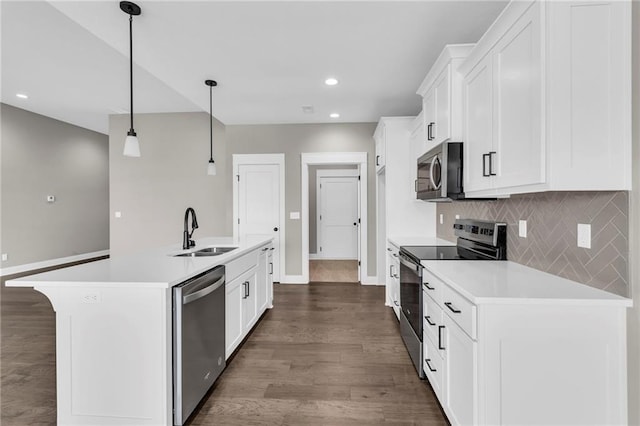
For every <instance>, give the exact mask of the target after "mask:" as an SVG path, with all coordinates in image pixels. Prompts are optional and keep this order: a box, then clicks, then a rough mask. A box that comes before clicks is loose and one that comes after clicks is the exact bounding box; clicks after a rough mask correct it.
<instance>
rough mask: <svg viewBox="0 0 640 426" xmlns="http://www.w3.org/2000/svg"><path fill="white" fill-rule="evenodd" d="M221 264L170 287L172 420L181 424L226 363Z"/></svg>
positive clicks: (223, 288) (222, 271)
mask: <svg viewBox="0 0 640 426" xmlns="http://www.w3.org/2000/svg"><path fill="white" fill-rule="evenodd" d="M224 273H225V271H224V265H222V266H217V267H215V268H213V269H211V270H210V271H207V272H204V273H202V274H200V275H198V276H196V277H193V278H191V279H190V280H188V281H185V282H184V283H182V284H179V285H177V286H175V287H174V288H173V413H174V415H173V419H174V420H173V421H174V424H176V425H182V424H184V422H185V421H186V420H187V418H188V417H189V415H190V414H191V413H192V412H193V410H194V409H195V408H196V406H197V405H198V403H199V402H200V400H201V399H202V397H203V396H204V395H205V393H207V391H208V390H209V388H210V387H211V385H212V384H213V382H215V380H216V379H217V378H218V376H219V375H220V373H221V372H222V370H224V367H225V365H226V362H225V337H224V335H225V286H224V277H225V275H224Z"/></svg>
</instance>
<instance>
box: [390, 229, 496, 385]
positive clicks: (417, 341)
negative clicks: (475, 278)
mask: <svg viewBox="0 0 640 426" xmlns="http://www.w3.org/2000/svg"><path fill="white" fill-rule="evenodd" d="M453 228H454V230H455V231H454V232H455V235H456V236H457V237H458V240H457V245H455V246H402V247H400V307H401V312H402V313H401V315H400V331H401V333H402V340H403V341H404V344H405V346H406V347H407V351H408V352H409V355H410V356H411V360H412V361H413V364H414V366H415V367H416V370H417V371H418V375H419V376H420V378H424V371H422V283H423V281H422V275H423V274H422V270H423V267H422V264H421V261H423V260H443V261H445V260H447V261H448V260H507V225H506V224H504V223H497V222H487V221H480V220H473V219H458V220H456V222H455V224H454V225H453Z"/></svg>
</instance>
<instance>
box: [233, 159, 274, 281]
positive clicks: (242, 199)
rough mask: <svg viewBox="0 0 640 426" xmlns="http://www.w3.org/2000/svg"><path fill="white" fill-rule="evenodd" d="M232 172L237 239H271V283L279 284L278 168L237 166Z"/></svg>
mask: <svg viewBox="0 0 640 426" xmlns="http://www.w3.org/2000/svg"><path fill="white" fill-rule="evenodd" d="M236 173H237V175H236V179H237V184H238V191H237V197H238V198H237V200H238V218H237V226H238V236H239V237H240V238H244V237H246V236H248V235H270V236H272V237H273V247H274V253H273V280H274V281H276V282H280V235H281V229H280V228H281V223H280V221H281V216H282V215H281V211H280V210H281V203H280V197H281V196H283V194H280V165H278V164H239V165H238V166H237V172H236Z"/></svg>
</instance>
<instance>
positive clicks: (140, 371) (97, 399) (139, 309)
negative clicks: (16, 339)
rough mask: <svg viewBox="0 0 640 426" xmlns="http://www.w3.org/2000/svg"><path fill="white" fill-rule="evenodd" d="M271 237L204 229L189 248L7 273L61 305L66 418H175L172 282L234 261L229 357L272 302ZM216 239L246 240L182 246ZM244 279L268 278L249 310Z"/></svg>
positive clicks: (61, 410) (59, 351)
mask: <svg viewBox="0 0 640 426" xmlns="http://www.w3.org/2000/svg"><path fill="white" fill-rule="evenodd" d="M271 240H272V239H271V237H268V236H254V237H250V238H247V239H244V240H233V239H232V238H204V239H200V240H197V242H196V246H195V247H194V248H192V249H190V250H181V249H180V246H178V245H175V246H170V247H165V248H159V249H152V250H148V251H145V252H141V253H137V254H134V255H129V256H122V257H115V258H112V259H106V260H101V261H97V262H92V263H87V264H83V265H78V266H74V267H70V268H65V269H59V270H55V271H51V272H46V273H42V274H36V275H31V276H27V277H23V278H19V279H16V280H10V281H7V283H6V286H8V287H33V288H34V289H35V290H37V291H39V292H41V293H43V294H44V295H45V296H47V297H48V298H49V300H50V301H51V304H52V306H53V309H54V310H55V311H56V377H57V413H58V419H57V421H58V424H60V425H91V424H101V425H104V424H108V425H132V424H135V425H170V424H172V423H173V422H172V419H173V417H172V409H173V399H172V287H174V286H175V285H178V284H180V283H182V282H184V281H186V280H188V279H189V278H191V277H194V276H196V275H198V274H201V273H203V272H206V271H208V270H210V269H212V268H214V267H215V266H218V265H225V266H226V271H227V272H226V274H227V277H226V288H227V290H226V292H227V305H228V306H231V308H229V307H228V308H227V312H226V318H227V327H226V333H225V334H226V341H227V348H226V349H227V351H226V352H227V357H228V356H229V355H230V354H231V353H232V352H233V350H234V349H235V348H236V347H237V346H238V345H239V343H240V342H241V341H242V339H243V338H244V336H245V335H246V334H247V333H248V331H250V329H251V327H253V326H254V325H255V324H256V323H257V321H258V319H259V317H260V315H261V314H262V312H264V310H265V309H266V308H267V307H271V304H272V294H273V293H272V287H271V281H270V279H269V272H270V270H269V268H268V262H267V255H268V253H269V251H268V249H269V248H270V245H271ZM212 246H218V247H219V246H225V247H237V248H236V249H234V250H232V251H230V252H228V253H225V254H221V255H218V256H203V257H198V256H175V255H177V254H183V253H185V252H193V251H196V250H199V249H202V248H205V247H212ZM243 280H246V281H251V282H252V283H255V285H256V286H262V287H264V288H263V289H262V291H260V288H258V291H256V292H255V294H256V296H257V297H261V298H262V299H264V301H263V302H260V301H258V300H255V301H254V303H253V309H248V311H249V315H247V313H246V311H245V312H238V310H242V309H246V305H247V302H246V300H245V299H244V298H242V295H241V294H240V292H239V291H234V289H235V287H236V286H237V287H240V285H239V284H237V285H236V281H243ZM243 282H244V281H243ZM253 293H254V292H252V294H253ZM236 295H237V296H239V300H240V302H243V303H242V304H240V305H238V304H237V303H235V296H236ZM253 300H254V299H252V301H253ZM229 302H231V303H229ZM238 321H240V322H239V323H237V324H236V322H238Z"/></svg>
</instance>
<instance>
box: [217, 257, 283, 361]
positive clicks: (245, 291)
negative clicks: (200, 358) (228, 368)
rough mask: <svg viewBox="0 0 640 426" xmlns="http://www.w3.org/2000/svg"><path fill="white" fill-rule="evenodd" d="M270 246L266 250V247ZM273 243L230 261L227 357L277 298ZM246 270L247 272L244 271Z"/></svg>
mask: <svg viewBox="0 0 640 426" xmlns="http://www.w3.org/2000/svg"><path fill="white" fill-rule="evenodd" d="M265 248H266V250H263V249H265ZM270 248H271V245H269V246H267V247H261V248H259V249H257V250H256V251H253V252H250V253H248V254H246V255H244V256H242V257H240V258H238V259H236V260H234V261H233V262H231V263H230V264H229V265H227V272H226V274H227V283H226V306H225V320H226V324H225V342H226V351H225V352H226V357H227V358H229V356H231V354H232V353H233V351H235V350H236V348H237V347H238V345H239V344H240V343H241V342H242V340H243V339H244V338H245V336H246V335H247V334H248V333H249V332H250V331H251V329H252V328H253V327H254V326H255V324H256V323H257V321H258V319H259V318H260V316H261V315H262V314H263V313H264V311H265V310H266V309H267V308H271V307H272V306H273V305H272V300H273V279H272V277H273V275H272V273H273V264H272V263H271V262H272V261H270V260H269V258H270V255H269V254H270V253H271V251H270ZM242 270H244V272H240V273H238V272H239V271H242Z"/></svg>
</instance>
